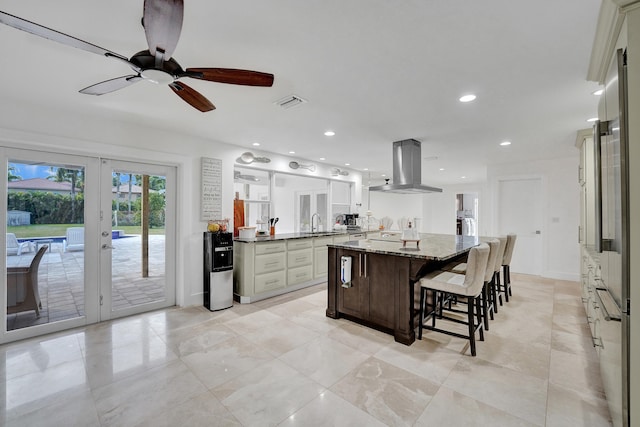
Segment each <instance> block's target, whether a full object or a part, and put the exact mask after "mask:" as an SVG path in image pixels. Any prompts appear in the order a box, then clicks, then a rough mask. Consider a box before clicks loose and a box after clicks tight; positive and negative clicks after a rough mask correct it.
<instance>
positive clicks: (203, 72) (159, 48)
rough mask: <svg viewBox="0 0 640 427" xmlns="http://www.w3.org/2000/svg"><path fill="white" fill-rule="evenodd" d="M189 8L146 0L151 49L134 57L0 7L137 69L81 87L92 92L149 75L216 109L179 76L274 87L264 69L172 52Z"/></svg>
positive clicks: (10, 19) (19, 24) (21, 23)
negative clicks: (187, 62) (188, 63)
mask: <svg viewBox="0 0 640 427" xmlns="http://www.w3.org/2000/svg"><path fill="white" fill-rule="evenodd" d="M183 12H184V0H144V10H143V17H142V25H143V27H144V32H145V35H146V37H147V44H148V45H149V49H148V50H143V51H141V52H138V53H136V54H135V55H133V56H132V57H131V58H130V59H127V58H126V57H125V56H122V55H120V54H117V53H115V52H112V51H110V50H107V49H104V48H102V47H100V46H96V45H94V44H91V43H89V42H86V41H84V40H80V39H78V38H75V37H72V36H69V35H67V34H64V33H61V32H59V31H56V30H52V29H51V28H47V27H44V26H42V25H39V24H36V23H34V22H31V21H27V20H26V19H22V18H19V17H17V16H14V15H10V14H8V13H5V12H2V11H0V22H2V23H3V24H7V25H9V26H11V27H14V28H17V29H19V30H22V31H26V32H28V33H31V34H35V35H36V36H40V37H44V38H46V39H49V40H53V41H57V42H59V43H62V44H66V45H68V46H72V47H76V48H78V49H83V50H86V51H88V52H92V53H96V54H98V55H102V56H106V57H107V58H113V59H117V60H119V61H122V62H124V63H126V64H127V65H129V66H130V67H131V69H133V71H134V72H135V73H134V74H130V75H127V76H122V77H116V78H115V79H110V80H106V81H104V82H100V83H97V84H94V85H92V86H89V87H86V88H84V89H82V90H81V91H80V93H84V94H88V95H103V94H105V93H109V92H113V91H116V90H118V89H122V88H125V87H127V86H129V85H132V84H134V83H137V82H139V81H140V80H147V81H150V82H152V83H156V84H167V85H169V87H170V88H171V90H173V91H174V92H175V93H176V95H178V96H179V97H180V98H182V99H183V100H184V101H185V102H187V103H188V104H189V105H191V106H192V107H194V108H196V109H198V110H200V111H202V112H206V111H211V110H214V109H215V108H216V107H215V106H214V105H213V104H212V103H211V102H210V101H209V100H208V99H207V98H205V97H204V96H203V95H202V94H200V93H199V92H198V91H196V90H195V89H193V88H191V87H189V86H187V85H186V84H185V83H183V82H181V81H179V79H180V78H182V77H191V78H193V79H199V80H207V81H210V82H218V83H230V84H236V85H244V86H264V87H269V86H272V85H273V74H268V73H261V72H259V71H250V70H237V69H232V68H187V69H186V70H184V69H182V67H181V66H180V64H178V62H177V61H176V60H175V59H173V58H172V57H171V55H173V51H174V50H175V48H176V45H177V44H178V39H179V38H180V32H181V30H182V17H183Z"/></svg>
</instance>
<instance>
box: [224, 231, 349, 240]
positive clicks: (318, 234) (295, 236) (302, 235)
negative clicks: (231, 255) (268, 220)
mask: <svg viewBox="0 0 640 427" xmlns="http://www.w3.org/2000/svg"><path fill="white" fill-rule="evenodd" d="M347 234H348V233H347V232H346V231H318V232H314V233H276V234H275V235H274V236H256V237H251V238H248V239H243V238H239V237H235V238H234V239H233V240H234V242H241V243H256V242H277V241H280V240H291V239H309V238H311V237H329V236H340V235H347Z"/></svg>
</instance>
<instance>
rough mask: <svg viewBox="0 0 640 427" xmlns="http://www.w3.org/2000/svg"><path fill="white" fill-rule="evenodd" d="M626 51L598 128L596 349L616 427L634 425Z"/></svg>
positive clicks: (615, 66)
mask: <svg viewBox="0 0 640 427" xmlns="http://www.w3.org/2000/svg"><path fill="white" fill-rule="evenodd" d="M626 68H627V67H626V52H624V51H623V50H622V49H619V50H618V51H617V53H616V56H615V57H614V60H613V61H612V63H611V66H610V68H609V71H608V73H607V79H606V85H605V93H604V95H603V97H602V99H601V101H600V105H599V108H598V117H599V118H600V121H597V122H596V124H595V125H594V148H595V150H594V151H595V164H596V168H595V169H596V181H595V182H596V239H595V243H596V252H598V253H599V259H600V268H601V276H600V280H599V284H598V285H597V287H596V289H595V291H596V292H595V297H596V299H595V300H594V307H596V310H597V311H598V312H599V313H602V314H601V315H599V316H598V317H597V318H596V319H595V320H593V322H594V328H595V327H596V323H597V328H595V329H596V330H597V331H596V332H597V334H596V336H595V341H594V345H595V346H597V347H599V350H598V355H599V358H600V373H601V375H602V382H603V384H604V389H605V393H606V395H607V402H608V403H609V412H610V414H611V418H612V421H613V425H614V426H616V427H617V426H629V425H630V417H629V411H630V410H631V408H630V402H629V387H630V384H629V331H630V330H629V321H630V299H629V298H630V282H629V265H630V264H629V263H630V259H629V221H630V218H629V171H628V161H627V158H628V149H629V140H628V125H627V123H628V117H627V114H628V113H627V111H628V110H627V71H626Z"/></svg>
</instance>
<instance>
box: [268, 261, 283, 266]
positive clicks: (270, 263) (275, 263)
mask: <svg viewBox="0 0 640 427" xmlns="http://www.w3.org/2000/svg"><path fill="white" fill-rule="evenodd" d="M278 264H280V262H279V261H272V262H268V263H266V264H265V267H271V266H272V265H278Z"/></svg>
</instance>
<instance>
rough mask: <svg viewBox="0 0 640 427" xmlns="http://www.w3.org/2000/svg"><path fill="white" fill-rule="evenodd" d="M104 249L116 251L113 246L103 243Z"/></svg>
mask: <svg viewBox="0 0 640 427" xmlns="http://www.w3.org/2000/svg"><path fill="white" fill-rule="evenodd" d="M102 249H114V247H113V246H111V245H108V244H106V243H103V244H102Z"/></svg>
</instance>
